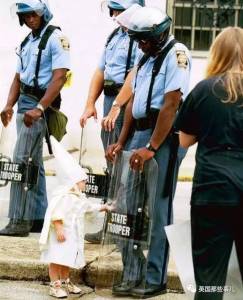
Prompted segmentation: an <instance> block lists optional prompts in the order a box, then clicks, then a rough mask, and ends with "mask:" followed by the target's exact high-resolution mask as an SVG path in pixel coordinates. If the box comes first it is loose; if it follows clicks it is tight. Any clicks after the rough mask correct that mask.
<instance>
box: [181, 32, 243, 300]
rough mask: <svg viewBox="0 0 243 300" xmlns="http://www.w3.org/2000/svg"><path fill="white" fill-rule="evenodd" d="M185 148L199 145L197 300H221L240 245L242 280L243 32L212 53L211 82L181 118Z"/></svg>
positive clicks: (221, 38) (194, 210) (223, 37)
mask: <svg viewBox="0 0 243 300" xmlns="http://www.w3.org/2000/svg"><path fill="white" fill-rule="evenodd" d="M176 127H177V128H178V129H179V130H180V143H181V145H182V146H184V147H188V146H190V145H193V144H194V143H196V142H198V147H197V152H196V168H195V173H194V177H193V188H192V195H191V229H192V253H193V254H192V255H193V264H194V273H195V280H196V285H197V292H196V294H195V298H194V299H195V300H202V299H203V300H204V299H207V300H208V299H212V300H219V299H220V300H221V299H223V293H224V292H226V289H227V292H231V291H229V289H232V288H233V287H226V286H225V282H226V276H227V269H228V263H229V257H230V254H231V250H232V245H233V242H235V245H236V250H237V255H238V260H239V265H240V271H241V275H243V235H242V233H241V231H242V228H243V29H241V28H238V27H228V28H226V29H224V30H223V31H222V32H221V33H220V34H219V35H218V36H217V38H216V39H215V41H214V43H213V44H212V46H211V49H210V59H209V63H208V67H207V76H206V79H205V80H203V81H201V82H200V83H199V84H198V85H197V86H196V87H195V88H194V89H193V90H192V92H191V93H190V94H189V95H188V97H187V99H186V100H185V103H184V104H183V106H182V109H181V112H180V114H179V116H178V119H177V122H176Z"/></svg>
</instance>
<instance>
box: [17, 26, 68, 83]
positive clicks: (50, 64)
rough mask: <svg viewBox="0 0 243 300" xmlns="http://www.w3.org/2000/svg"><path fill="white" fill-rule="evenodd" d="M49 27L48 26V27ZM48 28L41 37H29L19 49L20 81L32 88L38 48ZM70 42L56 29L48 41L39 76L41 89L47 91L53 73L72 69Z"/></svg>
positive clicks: (18, 66)
mask: <svg viewBox="0 0 243 300" xmlns="http://www.w3.org/2000/svg"><path fill="white" fill-rule="evenodd" d="M47 26H48V25H47ZM47 26H46V27H45V28H44V29H43V30H42V32H41V34H40V36H38V37H34V36H33V35H32V33H31V34H30V35H29V39H28V41H27V43H26V44H25V45H24V47H23V48H22V49H19V52H20V53H19V60H18V63H17V73H19V74H20V80H21V81H22V82H23V83H25V84H27V85H30V86H34V81H33V80H34V77H35V67H36V62H37V55H38V52H39V49H38V46H39V43H40V40H41V37H42V36H43V34H44V32H45V30H46V28H47ZM69 48H70V47H69V42H68V40H67V38H66V37H65V36H64V35H63V33H62V32H61V31H60V30H59V29H56V30H55V31H54V32H53V33H52V34H51V36H50V37H49V39H48V42H47V44H46V48H45V49H44V50H43V51H42V54H41V62H40V70H39V74H38V85H39V87H40V88H41V89H46V88H47V86H48V85H49V83H50V81H51V78H52V71H53V70H56V69H61V68H64V69H70V51H69Z"/></svg>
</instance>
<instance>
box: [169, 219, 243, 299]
mask: <svg viewBox="0 0 243 300" xmlns="http://www.w3.org/2000/svg"><path fill="white" fill-rule="evenodd" d="M165 231H166V235H167V238H168V240H169V244H170V249H171V253H172V257H173V260H174V261H175V264H176V267H177V271H178V273H179V276H180V280H181V283H182V286H183V289H184V291H185V293H186V299H188V300H193V299H194V295H195V292H196V283H195V278H194V271H193V263H192V250H191V226H190V221H186V222H183V223H178V224H174V225H170V226H166V227H165ZM204 288H205V289H212V291H214V292H215V289H217V288H221V287H204ZM223 299H224V300H240V299H243V286H242V282H241V275H240V270H239V264H238V260H237V256H236V251H235V247H233V249H232V253H231V257H230V261H229V267H228V273H227V279H226V284H225V292H224V296H223Z"/></svg>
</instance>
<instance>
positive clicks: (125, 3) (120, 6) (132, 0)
mask: <svg viewBox="0 0 243 300" xmlns="http://www.w3.org/2000/svg"><path fill="white" fill-rule="evenodd" d="M133 4H139V5H141V6H144V5H145V1H144V0H112V1H109V0H108V1H107V6H108V8H109V10H110V16H111V17H112V15H113V10H116V11H121V12H122V11H124V10H126V9H128V8H129V7H130V6H132V5H133Z"/></svg>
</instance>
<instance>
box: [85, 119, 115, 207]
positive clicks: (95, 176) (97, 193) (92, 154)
mask: <svg viewBox="0 0 243 300" xmlns="http://www.w3.org/2000/svg"><path fill="white" fill-rule="evenodd" d="M117 136H118V132H117V130H116V129H115V130H113V131H112V132H109V133H104V132H103V131H102V130H101V127H100V125H99V124H98V123H97V122H94V121H93V120H88V122H87V125H86V126H85V128H82V130H81V140H80V152H79V164H80V165H81V166H82V167H83V168H84V169H86V170H87V175H88V181H87V184H86V191H85V192H86V195H87V196H88V197H90V198H100V199H102V201H104V202H105V201H106V200H105V199H106V198H107V194H108V188H109V181H110V173H111V172H110V170H111V166H110V165H109V163H108V162H107V161H106V159H105V149H106V148H107V146H108V145H110V144H113V143H115V141H116V139H117Z"/></svg>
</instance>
